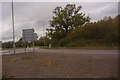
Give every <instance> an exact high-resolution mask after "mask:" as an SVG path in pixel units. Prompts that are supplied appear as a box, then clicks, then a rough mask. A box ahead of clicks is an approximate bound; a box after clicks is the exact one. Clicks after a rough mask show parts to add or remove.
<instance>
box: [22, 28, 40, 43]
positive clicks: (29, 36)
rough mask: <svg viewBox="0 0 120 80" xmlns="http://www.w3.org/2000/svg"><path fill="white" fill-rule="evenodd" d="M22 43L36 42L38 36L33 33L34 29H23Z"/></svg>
mask: <svg viewBox="0 0 120 80" xmlns="http://www.w3.org/2000/svg"><path fill="white" fill-rule="evenodd" d="M22 36H23V41H24V42H27V41H36V40H37V38H38V35H37V34H36V33H34V29H23V33H22Z"/></svg>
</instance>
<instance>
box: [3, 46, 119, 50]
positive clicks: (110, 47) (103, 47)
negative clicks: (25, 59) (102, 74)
mask: <svg viewBox="0 0 120 80" xmlns="http://www.w3.org/2000/svg"><path fill="white" fill-rule="evenodd" d="M29 48H32V47H29ZM34 48H41V49H89V50H91V49H92V50H94V49H101V50H103V49H105V50H107V49H108V50H112V49H118V46H108V47H107V46H84V47H51V48H49V47H48V46H34ZM7 49H12V48H7ZM16 49H24V47H16ZM2 50H5V49H2Z"/></svg>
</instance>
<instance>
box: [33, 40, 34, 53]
mask: <svg viewBox="0 0 120 80" xmlns="http://www.w3.org/2000/svg"><path fill="white" fill-rule="evenodd" d="M33 52H34V41H33Z"/></svg>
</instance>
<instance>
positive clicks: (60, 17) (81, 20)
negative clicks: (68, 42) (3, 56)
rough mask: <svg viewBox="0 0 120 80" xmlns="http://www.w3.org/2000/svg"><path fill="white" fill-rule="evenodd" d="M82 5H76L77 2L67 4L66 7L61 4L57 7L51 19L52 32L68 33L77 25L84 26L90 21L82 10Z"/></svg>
mask: <svg viewBox="0 0 120 80" xmlns="http://www.w3.org/2000/svg"><path fill="white" fill-rule="evenodd" d="M81 8H82V7H81V6H78V7H76V6H75V4H67V5H66V6H65V7H64V8H62V7H61V6H58V7H56V8H55V9H54V10H53V13H54V16H53V17H52V20H50V27H53V28H50V29H47V30H48V31H52V32H62V33H65V34H67V33H68V32H70V31H72V30H73V29H74V28H75V27H79V26H82V25H83V24H85V23H86V22H89V21H90V18H89V17H88V16H86V17H85V14H83V13H82V12H80V10H81Z"/></svg>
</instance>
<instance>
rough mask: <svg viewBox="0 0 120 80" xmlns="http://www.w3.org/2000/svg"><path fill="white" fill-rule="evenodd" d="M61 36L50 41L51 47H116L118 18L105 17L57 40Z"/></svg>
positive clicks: (77, 28)
mask: <svg viewBox="0 0 120 80" xmlns="http://www.w3.org/2000/svg"><path fill="white" fill-rule="evenodd" d="M119 18H120V17H119ZM61 34H62V33H61ZM61 34H57V35H56V36H54V37H53V38H52V39H51V44H52V46H61V47H65V46H66V47H78V46H117V45H118V16H117V17H115V18H114V19H112V18H111V17H105V18H104V19H102V20H99V21H98V22H91V23H87V24H85V25H84V26H80V27H76V28H75V29H74V30H73V31H71V32H70V33H68V34H67V36H66V37H63V38H61V39H59V35H60V36H61Z"/></svg>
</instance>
